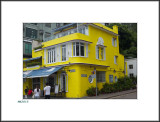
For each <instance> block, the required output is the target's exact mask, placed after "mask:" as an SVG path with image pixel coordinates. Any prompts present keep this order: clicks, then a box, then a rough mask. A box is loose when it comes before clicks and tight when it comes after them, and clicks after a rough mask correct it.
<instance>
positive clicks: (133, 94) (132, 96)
mask: <svg viewBox="0 0 160 122" xmlns="http://www.w3.org/2000/svg"><path fill="white" fill-rule="evenodd" d="M109 99H137V92H133V93H128V94H124V95H119V96H114V97H110V98H109Z"/></svg>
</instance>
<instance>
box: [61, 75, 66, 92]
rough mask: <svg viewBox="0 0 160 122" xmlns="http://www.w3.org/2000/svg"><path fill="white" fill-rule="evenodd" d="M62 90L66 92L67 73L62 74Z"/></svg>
mask: <svg viewBox="0 0 160 122" xmlns="http://www.w3.org/2000/svg"><path fill="white" fill-rule="evenodd" d="M61 91H62V92H66V73H62V74H61Z"/></svg>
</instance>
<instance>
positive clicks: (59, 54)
mask: <svg viewBox="0 0 160 122" xmlns="http://www.w3.org/2000/svg"><path fill="white" fill-rule="evenodd" d="M60 61H61V46H60V45H59V46H58V62H60Z"/></svg>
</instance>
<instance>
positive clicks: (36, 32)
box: [25, 27, 38, 39]
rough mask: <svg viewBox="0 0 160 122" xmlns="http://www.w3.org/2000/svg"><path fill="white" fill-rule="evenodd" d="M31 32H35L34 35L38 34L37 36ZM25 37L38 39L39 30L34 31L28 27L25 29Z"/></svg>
mask: <svg viewBox="0 0 160 122" xmlns="http://www.w3.org/2000/svg"><path fill="white" fill-rule="evenodd" d="M31 31H34V33H35V34H36V35H32V34H31V33H32V32H31ZM28 32H30V33H28ZM28 35H29V36H28ZM25 36H26V37H27V38H31V39H36V38H37V37H38V30H36V29H33V28H28V27H26V28H25ZM32 36H34V37H32Z"/></svg>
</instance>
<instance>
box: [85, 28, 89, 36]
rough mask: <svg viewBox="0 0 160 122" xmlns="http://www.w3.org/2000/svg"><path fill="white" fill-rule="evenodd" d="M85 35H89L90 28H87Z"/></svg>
mask: <svg viewBox="0 0 160 122" xmlns="http://www.w3.org/2000/svg"><path fill="white" fill-rule="evenodd" d="M85 35H89V32H88V27H85Z"/></svg>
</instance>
